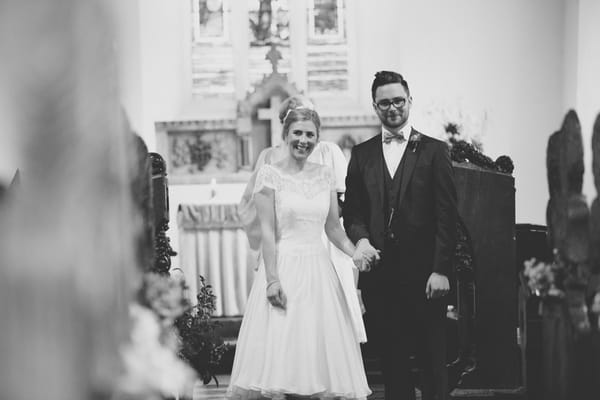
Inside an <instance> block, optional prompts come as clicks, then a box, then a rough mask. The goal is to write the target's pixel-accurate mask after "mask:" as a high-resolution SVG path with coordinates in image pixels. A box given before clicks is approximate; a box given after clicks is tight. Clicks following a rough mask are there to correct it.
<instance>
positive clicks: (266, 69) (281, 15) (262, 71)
mask: <svg viewBox="0 0 600 400" xmlns="http://www.w3.org/2000/svg"><path fill="white" fill-rule="evenodd" d="M247 1H248V28H249V38H250V40H249V42H250V51H249V55H248V56H249V58H248V69H249V81H250V83H251V84H255V83H258V82H260V81H261V80H262V78H263V77H264V76H265V75H268V74H270V73H271V70H272V69H271V63H270V62H269V61H268V60H266V59H265V55H266V54H267V53H268V51H269V48H270V47H271V43H275V44H276V45H277V49H278V50H279V52H280V53H281V60H280V61H279V65H278V68H279V72H281V73H288V72H289V71H290V69H291V63H290V58H291V51H290V9H289V1H288V0H247Z"/></svg>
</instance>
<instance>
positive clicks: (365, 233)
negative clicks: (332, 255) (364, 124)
mask: <svg viewBox="0 0 600 400" xmlns="http://www.w3.org/2000/svg"><path fill="white" fill-rule="evenodd" d="M365 194H366V187H365V183H364V179H363V176H362V174H361V171H360V168H359V159H358V155H357V151H356V147H354V148H352V155H351V156H350V163H349V164H348V173H347V174H346V196H345V200H344V208H343V213H342V214H343V217H344V228H345V229H346V234H347V235H348V237H349V238H350V240H352V241H353V242H354V243H356V242H358V241H359V240H360V239H362V238H367V239H369V229H368V225H367V221H368V214H367V213H368V203H367V201H366V198H365Z"/></svg>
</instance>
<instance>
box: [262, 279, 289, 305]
mask: <svg viewBox="0 0 600 400" xmlns="http://www.w3.org/2000/svg"><path fill="white" fill-rule="evenodd" d="M267 299H268V300H269V303H271V305H272V306H273V307H278V308H281V309H282V310H285V306H286V303H287V297H286V296H285V293H283V288H282V287H281V283H280V282H279V281H271V282H269V283H267Z"/></svg>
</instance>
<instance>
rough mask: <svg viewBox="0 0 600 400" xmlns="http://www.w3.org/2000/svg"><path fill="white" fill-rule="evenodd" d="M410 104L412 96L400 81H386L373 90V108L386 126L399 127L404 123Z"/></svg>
mask: <svg viewBox="0 0 600 400" xmlns="http://www.w3.org/2000/svg"><path fill="white" fill-rule="evenodd" d="M411 106H412V98H411V97H410V96H409V95H408V93H406V90H405V89H404V86H402V84H401V83H388V84H387V85H383V86H379V87H378V88H377V90H376V91H375V99H374V101H373V108H374V109H375V112H376V113H377V116H379V119H380V120H381V123H382V124H383V125H384V126H385V127H387V128H391V129H395V128H400V127H401V126H403V125H404V124H406V121H407V120H408V115H409V114H410V107H411Z"/></svg>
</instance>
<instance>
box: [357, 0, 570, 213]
mask: <svg viewBox="0 0 600 400" xmlns="http://www.w3.org/2000/svg"><path fill="white" fill-rule="evenodd" d="M563 3H564V2H563V1H562V0H549V1H542V0H538V1H527V2H523V1H518V0H508V1H485V2H482V1H472V0H458V1H452V2H448V1H443V0H439V1H437V0H436V1H433V0H430V1H423V2H412V1H406V0H405V1H374V2H368V4H367V3H366V2H360V7H361V9H360V10H359V11H358V15H360V16H361V18H362V19H363V20H364V21H373V23H371V24H366V23H365V24H359V28H360V31H359V32H358V33H357V35H358V37H359V38H360V39H359V48H360V49H369V57H361V58H360V76H361V79H362V82H361V86H362V87H363V88H364V97H363V99H362V100H363V107H364V108H368V107H369V106H370V104H369V102H370V99H369V95H368V90H369V89H368V88H369V84H370V81H371V79H372V71H376V70H378V69H383V68H391V69H397V70H399V71H401V72H402V73H403V74H405V76H406V78H407V80H408V81H409V83H410V84H411V90H412V94H413V97H414V105H413V110H412V111H413V112H412V115H413V116H414V121H413V122H414V124H415V126H416V127H421V128H422V129H423V130H424V131H425V132H428V133H430V134H433V135H440V134H442V133H443V131H441V127H442V125H443V123H444V122H448V121H453V122H458V123H461V124H463V125H464V127H465V132H464V133H465V134H466V136H477V135H478V133H479V132H481V136H480V139H481V140H482V142H483V147H484V151H485V153H486V154H488V155H489V156H491V157H492V158H496V157H497V156H499V155H502V154H507V155H510V156H511V157H512V159H513V161H514V163H515V173H514V175H515V179H516V190H517V192H516V220H517V222H520V223H521V222H523V223H525V222H527V223H545V216H544V213H545V211H544V210H545V203H546V201H547V197H548V196H547V185H546V174H545V149H546V141H547V138H548V136H549V135H550V134H551V133H552V132H553V131H554V130H556V129H558V127H559V126H560V123H561V121H562V117H563V115H564V113H565V112H566V109H565V108H564V106H563V104H562V101H561V99H562V96H563V85H562V82H563V79H564V76H563V53H564V49H563V28H562V27H563V25H564V17H563V14H564V11H563V6H564V4H563ZM372 5H376V6H375V7H373V6H372ZM377 5H381V7H377ZM374 44H377V45H374Z"/></svg>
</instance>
